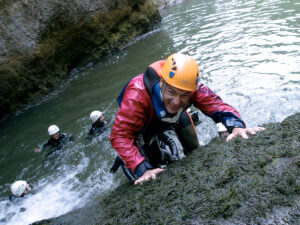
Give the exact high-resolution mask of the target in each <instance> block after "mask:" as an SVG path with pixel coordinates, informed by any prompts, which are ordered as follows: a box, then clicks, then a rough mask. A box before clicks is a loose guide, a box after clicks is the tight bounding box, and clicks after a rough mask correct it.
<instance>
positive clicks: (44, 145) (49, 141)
mask: <svg viewBox="0 0 300 225" xmlns="http://www.w3.org/2000/svg"><path fill="white" fill-rule="evenodd" d="M49 146H51V138H50V139H49V140H48V141H47V142H46V143H44V144H43V145H42V147H41V150H44V149H45V148H47V147H49Z"/></svg>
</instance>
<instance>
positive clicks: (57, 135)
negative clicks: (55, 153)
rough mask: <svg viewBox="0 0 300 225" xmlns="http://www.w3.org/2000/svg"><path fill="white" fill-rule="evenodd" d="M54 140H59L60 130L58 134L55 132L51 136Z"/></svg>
mask: <svg viewBox="0 0 300 225" xmlns="http://www.w3.org/2000/svg"><path fill="white" fill-rule="evenodd" d="M51 137H52V138H53V139H54V140H58V139H59V132H57V133H56V134H53V135H52V136H51Z"/></svg>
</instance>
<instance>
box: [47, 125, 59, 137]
mask: <svg viewBox="0 0 300 225" xmlns="http://www.w3.org/2000/svg"><path fill="white" fill-rule="evenodd" d="M57 132H59V128H58V126H56V125H51V126H50V127H49V128H48V133H49V135H50V136H52V135H53V134H56V133H57Z"/></svg>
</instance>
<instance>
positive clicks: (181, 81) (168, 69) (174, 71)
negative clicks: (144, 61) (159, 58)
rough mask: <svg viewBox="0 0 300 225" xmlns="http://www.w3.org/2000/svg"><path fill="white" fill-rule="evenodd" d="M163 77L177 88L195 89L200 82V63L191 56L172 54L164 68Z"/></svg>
mask: <svg viewBox="0 0 300 225" xmlns="http://www.w3.org/2000/svg"><path fill="white" fill-rule="evenodd" d="M162 78H163V79H164V81H166V82H167V83H168V84H169V85H171V86H174V87H176V88H179V89H182V90H185V91H195V90H197V87H198V82H199V69H198V63H197V62H196V61H195V59H193V57H191V56H188V55H183V54H180V53H175V54H172V55H170V56H169V57H168V58H167V60H166V62H165V64H164V66H163V68H162Z"/></svg>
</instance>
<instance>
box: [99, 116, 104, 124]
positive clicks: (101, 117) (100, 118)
mask: <svg viewBox="0 0 300 225" xmlns="http://www.w3.org/2000/svg"><path fill="white" fill-rule="evenodd" d="M99 120H100V122H102V123H103V122H104V116H103V115H102V116H100V117H99Z"/></svg>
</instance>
